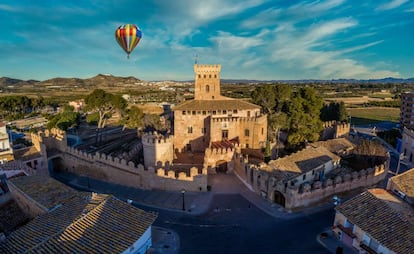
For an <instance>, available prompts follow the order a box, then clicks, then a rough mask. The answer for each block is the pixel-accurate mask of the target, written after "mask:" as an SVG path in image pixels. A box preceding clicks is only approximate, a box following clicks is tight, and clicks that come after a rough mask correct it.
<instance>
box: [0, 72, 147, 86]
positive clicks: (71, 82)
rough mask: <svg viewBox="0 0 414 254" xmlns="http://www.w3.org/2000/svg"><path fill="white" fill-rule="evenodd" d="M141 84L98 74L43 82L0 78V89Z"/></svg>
mask: <svg viewBox="0 0 414 254" xmlns="http://www.w3.org/2000/svg"><path fill="white" fill-rule="evenodd" d="M137 82H141V80H140V79H137V78H135V77H116V76H112V75H106V74H98V75H96V76H95V77H92V78H86V79H80V78H52V79H48V80H44V81H37V80H20V79H12V78H7V77H2V78H0V87H8V86H14V87H23V86H27V85H31V86H32V85H34V84H36V86H39V87H41V86H47V87H51V86H56V87H65V86H78V87H100V86H102V87H106V86H114V85H115V86H116V85H128V84H135V83H137Z"/></svg>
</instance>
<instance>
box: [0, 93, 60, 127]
mask: <svg viewBox="0 0 414 254" xmlns="http://www.w3.org/2000/svg"><path fill="white" fill-rule="evenodd" d="M45 106H52V107H57V106H58V104H57V103H56V102H54V101H53V100H51V99H45V98H43V97H42V96H37V97H34V98H29V97H27V96H21V95H12V96H4V97H0V117H1V118H2V119H6V120H7V121H12V120H17V119H22V118H23V117H24V116H26V115H29V114H31V113H35V114H36V113H39V112H40V110H41V109H42V108H44V107H45Z"/></svg>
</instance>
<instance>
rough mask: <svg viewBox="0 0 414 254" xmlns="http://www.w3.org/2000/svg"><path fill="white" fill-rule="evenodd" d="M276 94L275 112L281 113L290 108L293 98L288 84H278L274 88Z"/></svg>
mask: <svg viewBox="0 0 414 254" xmlns="http://www.w3.org/2000/svg"><path fill="white" fill-rule="evenodd" d="M274 94H275V99H276V105H275V111H276V112H281V111H283V110H286V109H287V107H288V105H287V103H288V102H289V101H290V98H291V97H292V88H291V86H290V85H287V84H276V85H275V86H274Z"/></svg>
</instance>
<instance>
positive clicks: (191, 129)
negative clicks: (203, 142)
mask: <svg viewBox="0 0 414 254" xmlns="http://www.w3.org/2000/svg"><path fill="white" fill-rule="evenodd" d="M187 132H188V133H190V134H191V133H193V127H192V126H189V127H188V128H187Z"/></svg>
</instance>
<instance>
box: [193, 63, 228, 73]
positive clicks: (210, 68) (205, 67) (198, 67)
mask: <svg viewBox="0 0 414 254" xmlns="http://www.w3.org/2000/svg"><path fill="white" fill-rule="evenodd" d="M220 71H221V64H195V65H194V72H195V73H196V74H200V73H220Z"/></svg>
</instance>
